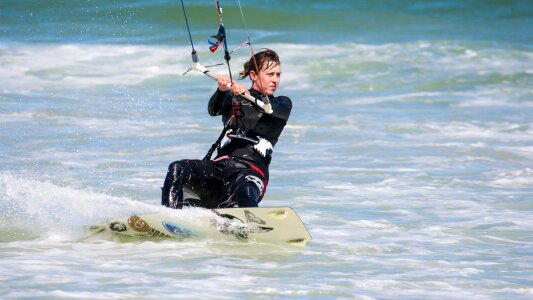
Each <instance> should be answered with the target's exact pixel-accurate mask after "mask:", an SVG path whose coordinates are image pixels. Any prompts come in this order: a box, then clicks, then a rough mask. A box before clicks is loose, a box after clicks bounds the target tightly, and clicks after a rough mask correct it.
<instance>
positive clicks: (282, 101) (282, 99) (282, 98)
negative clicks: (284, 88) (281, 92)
mask: <svg viewBox="0 0 533 300" xmlns="http://www.w3.org/2000/svg"><path fill="white" fill-rule="evenodd" d="M275 99H276V101H278V102H279V104H282V105H287V106H290V107H292V101H291V99H290V98H289V97H287V96H277V97H276V98H275Z"/></svg>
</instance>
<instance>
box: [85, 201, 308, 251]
mask: <svg viewBox="0 0 533 300" xmlns="http://www.w3.org/2000/svg"><path fill="white" fill-rule="evenodd" d="M212 211H214V212H215V214H212V216H211V217H210V218H209V219H208V220H207V222H208V223H209V225H208V226H205V224H203V225H204V226H203V227H202V228H198V227H197V226H196V227H195V226H192V224H190V222H189V223H187V222H184V221H183V220H180V219H179V217H177V216H176V215H173V214H161V213H156V214H146V215H133V216H128V217H124V218H119V219H115V220H108V221H104V222H102V223H99V224H96V225H92V226H90V228H89V230H90V231H91V232H92V233H99V232H108V233H112V234H116V235H120V236H127V237H132V238H178V239H183V238H187V237H191V236H195V235H198V234H199V233H200V232H204V233H205V231H209V232H210V233H213V232H214V233H216V234H217V235H219V234H224V235H231V236H234V237H235V238H237V239H239V240H252V241H259V242H267V243H287V244H291V245H298V246H304V245H305V244H306V243H307V242H309V241H310V240H311V235H310V234H309V232H308V231H307V229H306V228H305V225H304V224H303V223H302V221H301V220H300V218H299V217H298V215H297V214H296V213H295V212H294V210H292V208H290V207H250V208H223V209H214V210H212Z"/></svg>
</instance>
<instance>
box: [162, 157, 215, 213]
mask: <svg viewBox="0 0 533 300" xmlns="http://www.w3.org/2000/svg"><path fill="white" fill-rule="evenodd" d="M183 187H187V188H188V189H190V190H191V191H193V192H194V193H196V194H198V196H200V198H201V200H202V201H201V202H200V203H192V205H195V206H204V207H205V206H211V205H210V204H209V203H210V202H211V201H213V199H215V201H218V199H219V198H223V195H219V194H220V192H221V191H223V182H222V180H221V178H220V174H219V172H218V170H217V169H216V168H215V167H214V165H213V164H211V163H210V162H207V161H202V160H180V161H176V162H173V163H172V164H170V166H169V167H168V173H167V176H166V178H165V183H164V185H163V190H162V196H161V204H162V205H164V206H167V207H171V208H178V209H179V208H182V207H183V205H189V204H190V203H185V202H187V201H185V200H186V199H183Z"/></svg>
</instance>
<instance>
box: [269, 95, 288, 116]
mask: <svg viewBox="0 0 533 300" xmlns="http://www.w3.org/2000/svg"><path fill="white" fill-rule="evenodd" d="M270 103H271V104H272V110H273V111H274V112H273V113H272V116H274V117H276V118H278V119H282V120H283V121H287V120H289V115H290V114H291V110H292V101H291V99H289V97H285V96H279V97H276V98H274V99H272V101H270Z"/></svg>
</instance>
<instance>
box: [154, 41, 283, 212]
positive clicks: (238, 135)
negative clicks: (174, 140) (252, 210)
mask: <svg viewBox="0 0 533 300" xmlns="http://www.w3.org/2000/svg"><path fill="white" fill-rule="evenodd" d="M246 77H249V78H250V80H251V81H252V87H251V88H250V89H249V90H246V88H245V87H244V86H243V85H242V84H239V83H237V82H232V83H231V88H229V87H228V84H229V83H230V81H231V79H230V78H229V77H228V76H218V77H217V84H218V88H217V90H216V92H215V93H214V94H213V96H212V97H211V98H210V100H209V104H208V107H207V110H208V113H209V114H210V115H211V116H222V121H223V124H226V126H225V127H224V138H223V139H222V140H220V139H219V143H218V144H217V145H216V146H217V155H216V157H215V159H213V160H211V157H210V156H211V153H208V156H206V158H204V160H199V159H184V160H179V161H175V162H173V163H171V164H170V165H169V168H168V173H167V176H166V178H165V182H164V185H163V188H162V199H161V203H162V205H164V206H168V207H172V208H182V207H183V206H199V207H206V208H223V207H233V206H239V207H257V206H258V203H259V202H260V201H261V199H262V198H263V196H264V194H265V191H266V187H267V184H268V179H269V172H268V167H269V164H270V161H271V158H272V150H273V147H274V145H276V143H277V141H278V138H279V136H280V134H281V132H282V131H283V128H284V127H285V125H286V124H287V120H288V119H289V115H290V112H291V109H292V102H291V100H290V99H289V98H288V97H285V96H278V97H275V96H274V92H275V91H276V89H277V88H278V86H279V84H280V80H281V62H280V60H279V57H278V55H277V54H276V52H274V51H273V50H270V49H266V50H263V51H261V52H258V53H256V54H253V55H252V57H251V58H250V60H249V61H248V62H246V63H245V64H244V69H243V71H242V72H241V73H240V78H241V79H244V78H246ZM244 93H247V94H250V95H252V96H253V97H255V98H257V99H263V102H265V103H268V102H270V104H271V106H272V110H273V112H271V113H267V112H265V111H263V110H262V109H261V108H260V107H259V106H258V105H257V104H256V103H253V101H249V100H245V99H244V98H243V97H241V96H239V95H242V94H244ZM184 192H185V193H184ZM189 194H194V195H196V196H198V197H186V196H187V195H189Z"/></svg>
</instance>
